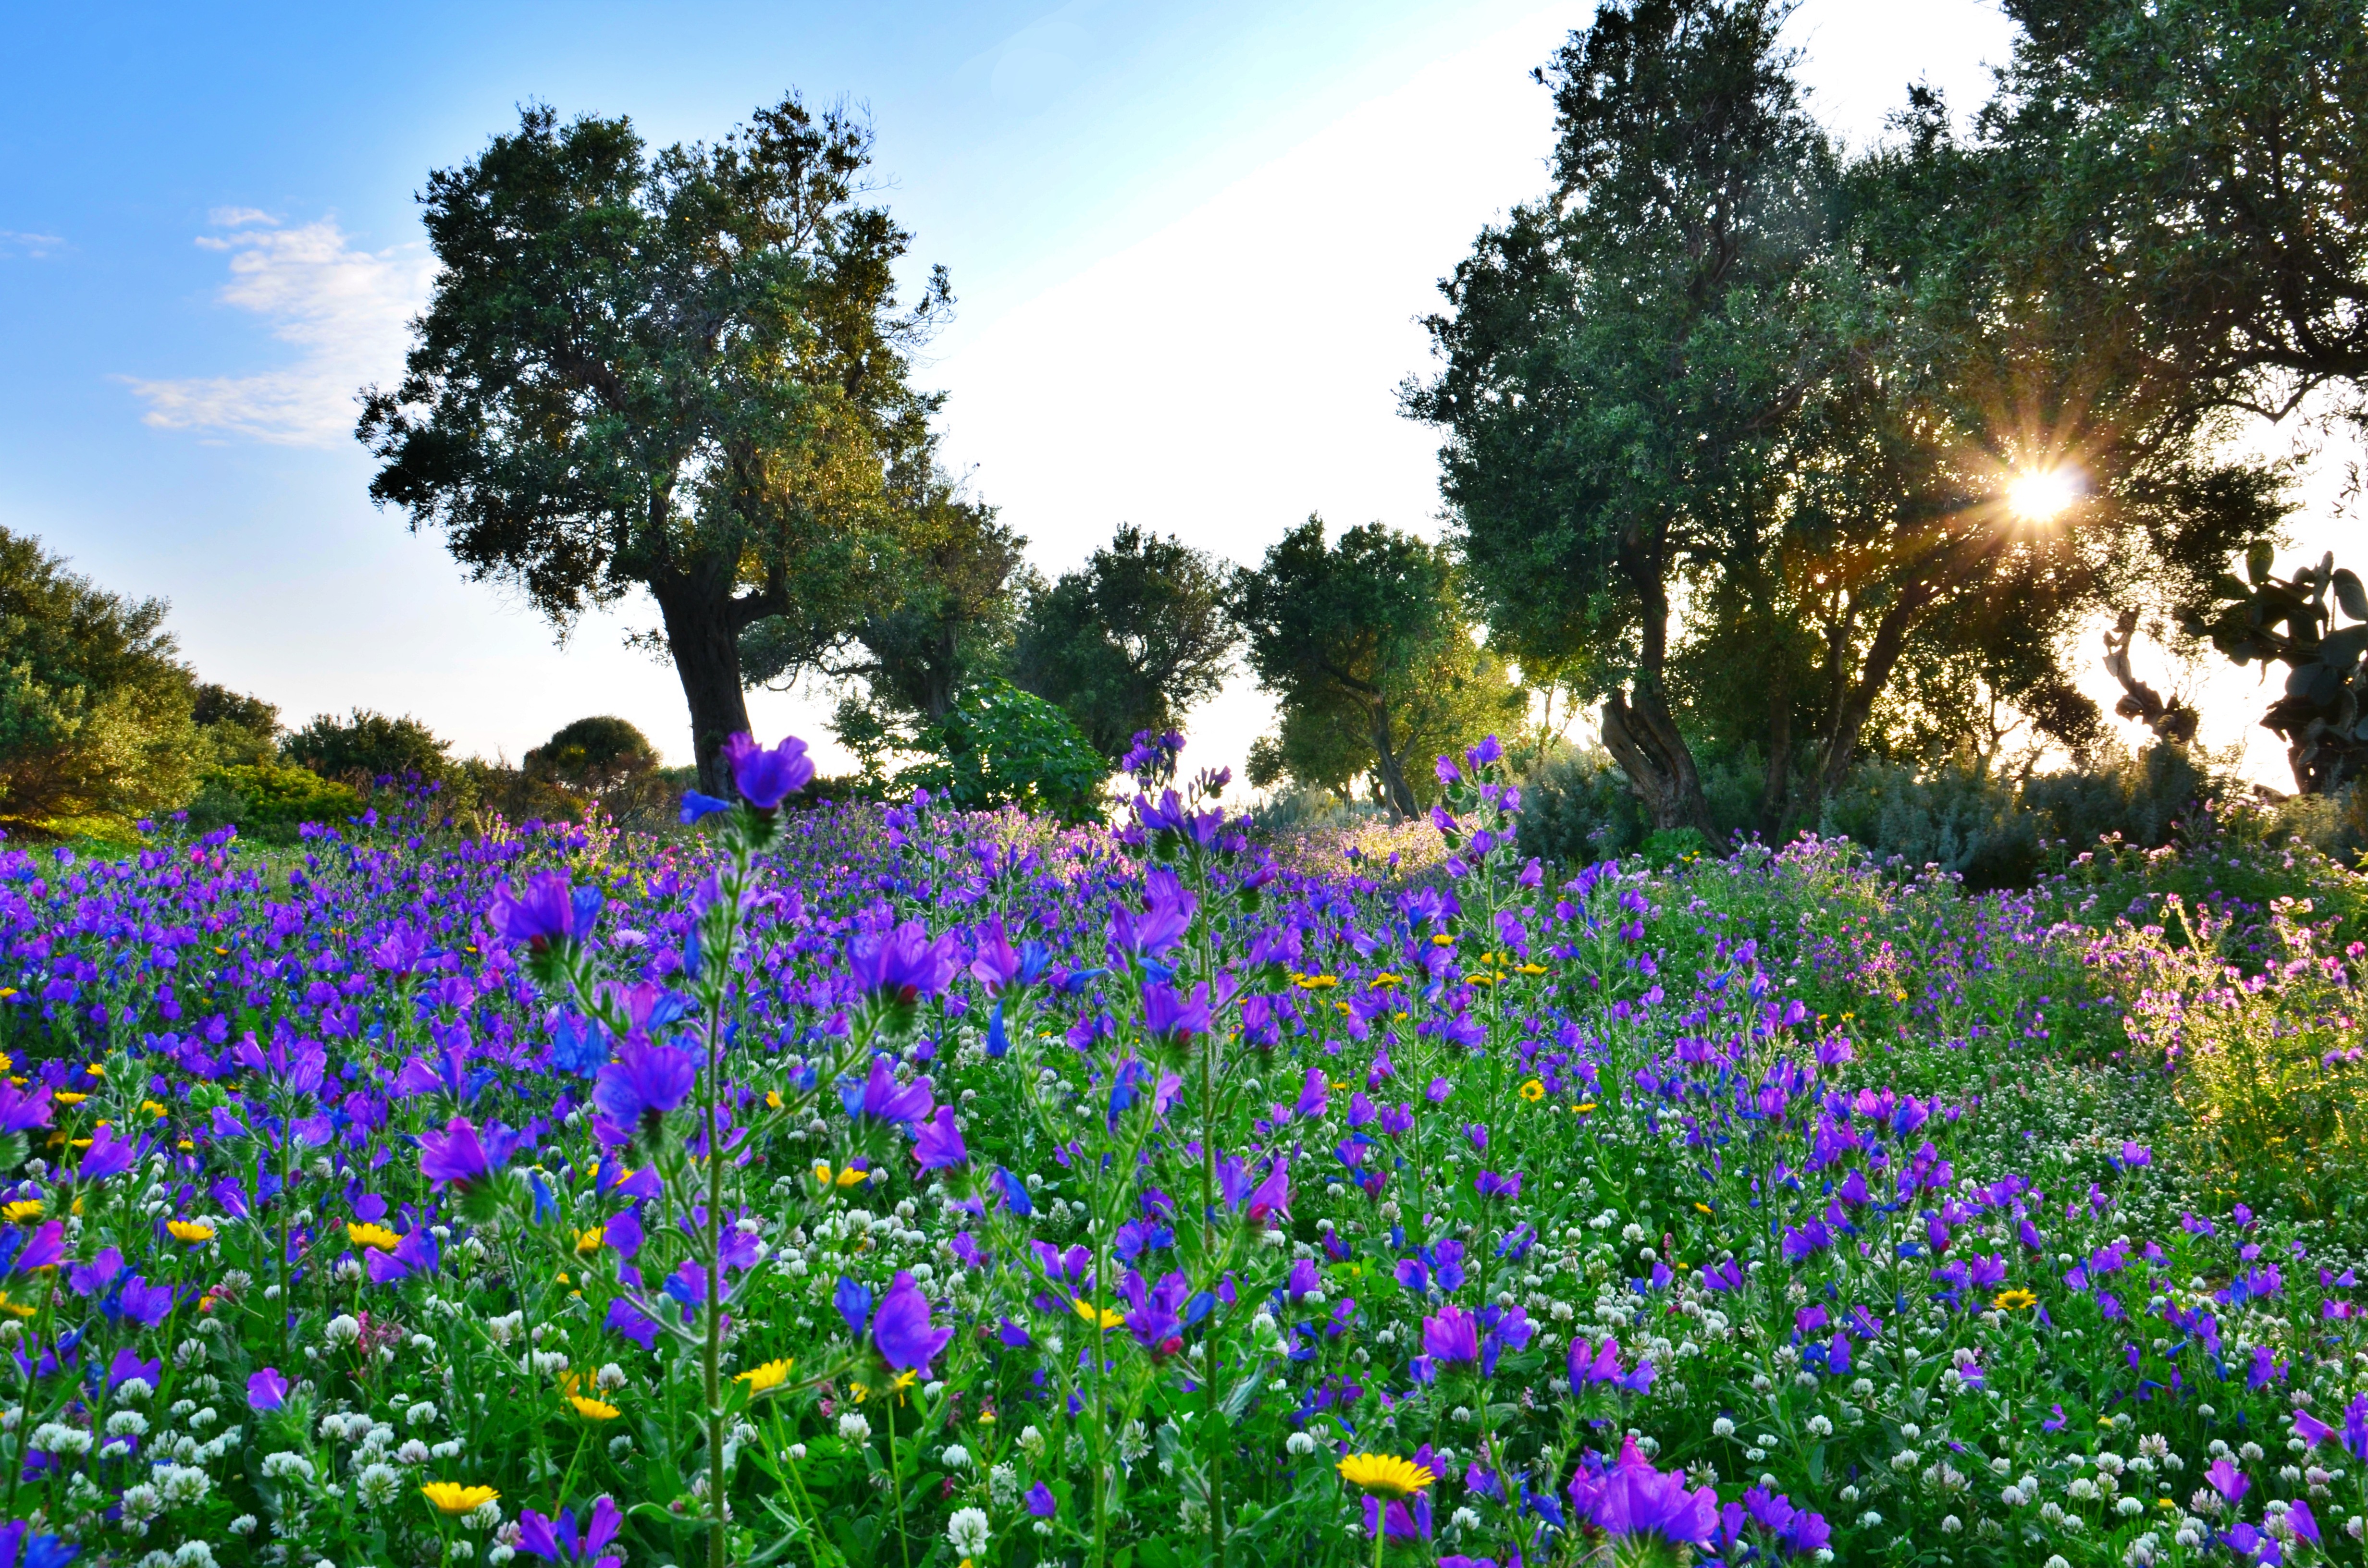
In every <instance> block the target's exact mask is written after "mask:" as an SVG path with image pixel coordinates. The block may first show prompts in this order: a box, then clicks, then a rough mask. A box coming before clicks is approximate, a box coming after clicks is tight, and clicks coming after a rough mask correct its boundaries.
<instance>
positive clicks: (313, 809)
mask: <svg viewBox="0 0 2368 1568" xmlns="http://www.w3.org/2000/svg"><path fill="white" fill-rule="evenodd" d="M361 810H362V797H361V794H360V793H359V791H358V790H355V789H354V788H353V787H352V786H350V785H347V784H341V783H336V782H334V781H332V780H330V779H326V778H322V777H321V776H320V775H319V774H317V773H314V772H313V770H312V769H310V768H306V767H291V766H290V765H289V764H287V763H284V762H257V763H236V764H233V765H232V766H230V767H216V768H211V769H209V770H208V771H207V773H206V776H205V778H204V779H203V780H202V781H201V782H200V783H199V787H198V794H197V798H196V799H195V800H193V801H190V802H189V824H190V826H192V827H194V828H197V829H198V830H199V831H200V832H211V831H212V830H213V829H215V828H218V827H222V826H225V825H234V826H236V827H237V829H238V831H239V833H240V835H242V836H244V837H250V838H256V839H260V840H262V841H264V842H265V843H268V844H289V843H293V842H294V841H295V838H296V829H297V827H298V825H299V824H303V823H308V822H318V823H340V822H343V821H345V820H346V819H347V817H350V816H354V815H356V814H358V813H359V812H360V811H361Z"/></svg>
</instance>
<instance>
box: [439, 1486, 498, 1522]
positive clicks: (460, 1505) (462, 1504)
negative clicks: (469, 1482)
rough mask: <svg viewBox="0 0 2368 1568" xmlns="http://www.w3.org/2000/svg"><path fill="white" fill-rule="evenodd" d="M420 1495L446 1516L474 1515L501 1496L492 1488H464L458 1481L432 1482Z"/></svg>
mask: <svg viewBox="0 0 2368 1568" xmlns="http://www.w3.org/2000/svg"><path fill="white" fill-rule="evenodd" d="M419 1494H420V1495H421V1496H422V1497H425V1498H427V1500H428V1501H429V1502H430V1503H433V1504H435V1505H436V1507H437V1510H438V1512H439V1513H446V1514H473V1513H475V1512H476V1511H477V1510H478V1509H480V1508H482V1507H484V1506H485V1505H486V1504H488V1503H490V1502H492V1501H493V1500H494V1499H495V1498H496V1497H498V1496H500V1495H501V1494H500V1493H499V1492H496V1491H495V1490H494V1489H493V1488H492V1487H490V1486H463V1485H461V1483H459V1482H457V1481H431V1482H429V1483H427V1485H425V1486H423V1487H421V1488H420V1489H419Z"/></svg>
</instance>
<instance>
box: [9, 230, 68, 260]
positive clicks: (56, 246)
mask: <svg viewBox="0 0 2368 1568" xmlns="http://www.w3.org/2000/svg"><path fill="white" fill-rule="evenodd" d="M65 248H66V242H65V241H64V239H63V238H62V237H61V236H59V235H56V234H28V233H21V232H19V231H17V230H15V229H0V256H24V257H26V258H27V259H28V260H32V261H40V259H42V258H43V257H44V256H54V255H56V254H57V253H58V252H59V251H62V250H63V249H65Z"/></svg>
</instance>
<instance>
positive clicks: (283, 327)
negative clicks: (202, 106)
mask: <svg viewBox="0 0 2368 1568" xmlns="http://www.w3.org/2000/svg"><path fill="white" fill-rule="evenodd" d="M210 216H211V218H212V220H213V222H214V225H215V227H216V228H218V229H221V230H224V231H227V232H225V233H212V234H201V235H199V237H198V241H197V243H198V244H199V246H200V247H201V248H203V249H206V250H211V251H220V252H222V253H223V254H224V255H226V256H229V258H230V281H229V282H228V283H227V284H225V285H224V286H223V288H222V293H221V296H220V298H221V300H222V302H223V303H224V304H227V305H234V306H236V307H238V308H239V309H240V310H243V311H249V312H254V313H255V314H256V315H257V316H259V317H261V318H263V319H264V320H265V321H266V322H268V323H269V324H270V327H271V335H272V336H274V337H276V338H278V339H279V341H281V342H282V343H286V344H289V345H291V346H292V347H294V348H295V349H296V351H297V352H296V356H295V358H294V359H293V361H292V362H290V364H287V365H285V366H282V367H281V368H279V369H274V370H266V371H263V372H261V373H259V374H256V375H252V376H205V377H198V378H193V379H190V380H186V381H148V380H143V379H141V378H139V377H126V378H125V380H126V381H128V382H129V383H130V385H131V390H132V392H133V393H134V394H135V395H137V396H138V397H139V398H140V399H141V400H142V402H144V403H147V405H148V412H147V414H146V415H143V417H144V418H145V419H146V421H147V423H149V424H151V425H154V426H158V427H159V428H162V429H167V430H204V431H211V432H213V433H216V434H220V435H229V436H242V437H246V438H247V439H249V440H256V441H268V442H270V443H272V444H274V445H278V446H291V447H331V446H337V445H340V444H342V443H343V442H344V441H346V440H347V438H348V437H349V436H350V433H351V431H352V429H353V423H354V394H355V392H357V391H358V390H359V388H360V387H362V386H363V385H364V384H365V383H367V382H370V381H393V379H394V378H395V377H396V376H398V375H399V374H401V373H402V369H403V354H404V344H405V339H406V324H407V323H408V322H409V321H410V320H411V318H412V316H413V315H415V314H416V312H418V310H419V309H420V307H421V306H422V305H423V304H424V303H426V301H427V290H428V285H429V283H430V281H431V280H432V279H433V278H434V277H435V272H436V266H435V262H434V261H433V260H432V259H431V258H430V257H429V256H427V252H426V251H425V250H424V249H423V248H422V247H421V246H418V245H416V244H412V245H397V246H394V247H393V248H391V249H388V250H381V251H367V250H359V249H356V248H355V247H354V246H353V245H352V244H349V243H348V242H347V238H346V234H345V232H344V231H343V230H342V229H340V228H338V227H337V224H336V220H334V219H323V220H321V221H320V222H313V223H305V224H302V225H301V226H298V227H295V228H283V227H281V226H279V223H278V222H277V221H276V220H274V219H273V218H272V217H271V216H270V214H268V213H265V212H259V211H256V210H254V209H252V208H222V209H217V210H215V211H214V212H213V213H211V215H210Z"/></svg>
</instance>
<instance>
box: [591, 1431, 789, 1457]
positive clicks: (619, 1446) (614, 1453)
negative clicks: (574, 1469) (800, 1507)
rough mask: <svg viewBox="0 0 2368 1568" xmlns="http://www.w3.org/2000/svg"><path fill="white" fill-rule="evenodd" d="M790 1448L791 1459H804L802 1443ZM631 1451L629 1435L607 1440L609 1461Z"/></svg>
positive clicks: (630, 1436)
mask: <svg viewBox="0 0 2368 1568" xmlns="http://www.w3.org/2000/svg"><path fill="white" fill-rule="evenodd" d="M791 1448H792V1450H793V1452H792V1454H791V1457H792V1458H794V1459H803V1458H805V1457H806V1454H805V1449H806V1446H805V1445H804V1444H803V1443H796V1444H792V1445H791ZM632 1451H633V1439H632V1435H631V1434H630V1433H622V1432H620V1433H619V1434H618V1435H617V1436H616V1437H611V1438H609V1458H610V1459H612V1460H621V1459H623V1458H624V1457H625V1456H626V1455H627V1454H630V1453H632Z"/></svg>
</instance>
